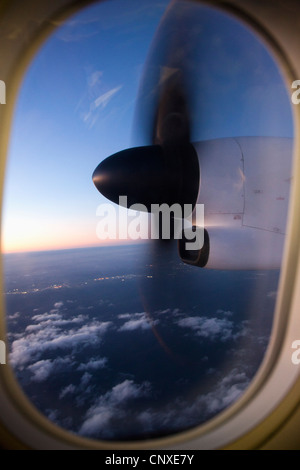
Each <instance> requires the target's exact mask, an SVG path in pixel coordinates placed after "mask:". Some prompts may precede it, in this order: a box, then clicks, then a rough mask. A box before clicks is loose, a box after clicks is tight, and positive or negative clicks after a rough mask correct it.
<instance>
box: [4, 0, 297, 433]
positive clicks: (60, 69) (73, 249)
mask: <svg viewBox="0 0 300 470" xmlns="http://www.w3.org/2000/svg"><path fill="white" fill-rule="evenodd" d="M140 147H143V148H142V149H140ZM292 147H293V121H292V112H291V106H290V98H289V95H288V92H287V90H286V86H285V82H284V78H283V76H282V75H281V72H280V69H279V67H278V65H277V63H276V61H275V59H274V58H273V56H272V55H271V53H270V51H269V50H268V49H267V47H266V46H265V44H264V43H263V42H262V41H261V40H260V39H259V38H258V37H257V36H256V35H255V34H254V32H253V31H252V30H250V29H248V28H247V27H246V26H245V25H244V24H243V23H241V22H240V21H239V20H238V19H237V18H235V17H233V16H231V15H229V14H228V13H226V12H225V11H222V10H218V9H215V8H211V7H208V6H207V5H201V4H200V3H199V4H198V3H195V2H191V3H189V2H183V3H181V2H171V4H170V5H169V1H167V0H151V1H150V0H149V1H148V0H145V1H143V2H140V1H138V0H132V1H130V2H125V5H124V2H123V1H122V0H111V1H106V2H99V3H95V4H93V5H92V6H89V7H87V8H85V9H83V10H82V11H80V12H78V13H77V14H75V15H73V16H72V17H70V18H69V19H68V20H67V21H66V22H64V23H63V24H59V25H57V29H56V30H55V32H54V33H53V34H52V35H51V37H49V39H48V40H47V41H46V42H45V43H44V45H43V47H42V48H41V49H40V51H39V52H38V53H37V55H36V56H35V58H34V60H33V61H32V63H31V65H30V67H29V69H28V71H27V73H26V75H25V77H24V81H23V84H22V86H21V89H20V93H19V97H18V101H17V105H16V111H15V118H14V122H13V128H12V136H11V143H10V151H9V159H8V168H7V177H6V187H5V199H4V207H3V229H2V238H3V243H2V251H3V253H4V272H5V299H6V310H7V331H8V335H7V339H8V343H9V344H8V350H9V363H10V365H11V367H12V369H13V371H14V374H15V376H16V377H17V380H18V382H19V384H20V386H21V387H22V389H23V390H24V392H25V393H26V395H27V396H28V398H29V399H30V401H31V402H32V403H33V404H34V406H35V407H36V408H37V409H38V410H40V412H41V413H43V414H44V415H45V416H46V417H48V418H49V420H50V421H52V422H54V423H55V424H58V425H59V426H61V427H62V428H64V429H66V430H68V431H70V432H72V433H75V434H78V435H80V436H84V437H88V438H96V439H103V440H111V441H115V440H123V441H128V440H142V439H149V438H157V437H161V436H166V435H173V434H176V433H179V432H182V431H184V430H187V429H191V428H193V427H195V426H198V425H201V424H202V423H204V422H207V421H208V420H210V419H212V418H214V417H215V416H216V415H218V414H219V413H221V412H222V411H223V410H224V409H226V408H227V407H228V406H229V405H231V404H232V403H234V402H235V401H236V400H237V399H238V398H239V397H240V396H241V395H242V394H243V392H244V391H245V390H246V389H247V387H248V386H249V384H250V383H251V381H252V379H253V377H254V376H255V374H256V372H257V371H258V369H259V367H260V365H261V363H262V360H263V358H264V354H265V351H266V348H267V346H268V344H269V338H270V335H271V331H272V322H273V313H274V306H275V302H276V294H277V286H278V281H279V276H280V264H281V256H282V250H283V245H284V239H285V224H286V215H287V207H288V198H289V186H290V181H291V178H292V174H291V159H292ZM136 148H137V149H138V150H136ZM110 156H111V157H110ZM92 175H94V176H93V177H94V184H93V181H92ZM174 181H175V183H174ZM178 188H180V190H179V189H178ZM119 196H122V197H123V200H122V201H121V203H120V205H119V204H118V203H119V202H120V201H119V200H118V198H119ZM112 201H113V202H112ZM126 202H127V203H128V206H127V207H129V206H131V205H132V204H140V205H142V204H143V205H144V206H145V207H146V211H147V209H148V206H150V205H151V208H150V209H151V211H152V204H153V205H155V204H163V203H166V204H169V205H170V204H171V203H172V204H173V203H179V209H182V207H183V206H185V205H189V204H190V205H191V206H192V210H193V213H192V220H191V221H190V226H189V228H188V229H187V231H186V232H184V234H185V236H184V237H183V238H182V239H178V240H177V239H176V236H175V234H174V233H172V230H171V229H170V234H169V236H167V237H165V238H166V239H163V237H162V234H161V232H160V231H158V232H157V233H156V234H155V235H157V236H153V237H152V238H151V235H153V233H152V228H153V227H154V226H155V222H153V220H152V215H153V214H152V212H148V214H147V213H146V211H143V210H141V211H140V210H139V211H138V212H135V211H134V210H133V209H135V208H136V206H135V207H132V209H131V210H130V211H127V209H126V207H122V206H124V205H126V204H125V203H126ZM201 207H203V208H204V215H203V218H202V217H200V219H199V218H197V217H196V218H195V214H196V215H197V209H199V214H200V215H201V214H202V213H201V211H200V209H201ZM167 218H168V217H167ZM176 218H178V214H175V216H174V217H172V216H170V217H169V218H168V221H169V222H170V223H172V222H174V220H175V219H176ZM150 219H151V221H150ZM179 219H180V216H179ZM198 219H199V220H200V222H201V221H202V222H203V221H204V226H202V227H201V223H200V226H199V225H197V221H199V220H198ZM150 222H151V223H150ZM195 225H196V226H197V227H198V228H196V229H195V230H193V229H191V226H195ZM204 229H205V230H204ZM150 232H151V233H150ZM203 232H204V233H205V237H204V242H205V243H204V245H203V244H202V245H201V243H200V245H199V246H198V248H197V251H196V250H195V249H193V248H191V247H190V246H188V242H189V241H191V243H190V245H191V244H192V238H191V236H192V235H193V234H194V236H195V237H196V238H197V236H198V234H199V237H200V235H201V233H202V234H203Z"/></svg>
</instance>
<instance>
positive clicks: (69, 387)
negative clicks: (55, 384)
mask: <svg viewBox="0 0 300 470" xmlns="http://www.w3.org/2000/svg"><path fill="white" fill-rule="evenodd" d="M75 392H76V387H75V385H73V384H70V385H67V387H64V388H63V389H62V391H61V392H60V394H59V399H61V398H64V397H65V396H66V395H73V394H74V393H75Z"/></svg>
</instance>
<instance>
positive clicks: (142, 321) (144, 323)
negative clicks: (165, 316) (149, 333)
mask: <svg viewBox="0 0 300 470" xmlns="http://www.w3.org/2000/svg"><path fill="white" fill-rule="evenodd" d="M119 318H130V320H128V321H127V322H125V323H124V324H123V325H122V326H121V327H120V328H119V331H134V330H149V329H150V328H151V327H152V326H153V325H156V324H157V323H158V322H159V321H158V320H155V321H152V320H149V319H148V318H147V316H146V313H145V312H143V313H134V314H132V315H128V314H123V315H119Z"/></svg>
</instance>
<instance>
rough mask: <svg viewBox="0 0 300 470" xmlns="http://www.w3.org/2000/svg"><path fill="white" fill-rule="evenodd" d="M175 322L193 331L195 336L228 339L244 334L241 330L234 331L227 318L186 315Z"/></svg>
mask: <svg viewBox="0 0 300 470" xmlns="http://www.w3.org/2000/svg"><path fill="white" fill-rule="evenodd" d="M177 324H178V326H180V327H181V328H189V329H191V330H193V331H195V332H196V333H195V334H196V336H200V337H202V338H209V339H211V340H216V339H218V340H221V341H228V340H231V339H236V338H238V337H239V336H241V335H244V332H243V331H237V332H234V329H235V328H236V326H235V324H234V323H233V322H232V321H230V320H228V319H227V318H217V317H213V318H208V317H186V318H182V319H180V320H178V322H177Z"/></svg>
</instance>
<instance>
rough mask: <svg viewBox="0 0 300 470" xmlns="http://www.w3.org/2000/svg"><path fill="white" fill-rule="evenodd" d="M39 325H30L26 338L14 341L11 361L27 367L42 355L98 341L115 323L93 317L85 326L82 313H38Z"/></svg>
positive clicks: (81, 346) (70, 349)
mask: <svg viewBox="0 0 300 470" xmlns="http://www.w3.org/2000/svg"><path fill="white" fill-rule="evenodd" d="M33 319H34V321H35V322H38V323H37V324H33V325H28V326H27V328H26V329H25V332H24V334H23V336H22V337H20V338H18V339H16V340H15V341H14V342H13V343H12V347H11V353H10V362H11V364H12V366H13V367H21V368H22V367H24V366H26V365H29V364H31V363H33V362H37V361H38V360H39V359H44V358H42V357H41V356H42V354H44V353H50V352H53V351H57V352H58V351H59V350H67V351H68V352H69V353H70V352H71V353H72V352H75V351H76V350H78V348H79V347H80V348H83V347H86V346H90V345H91V344H98V343H99V341H100V340H101V338H102V336H103V335H104V334H105V333H106V331H107V330H108V328H109V327H110V326H111V325H112V322H100V321H97V320H92V321H90V322H89V323H87V324H84V325H82V323H83V322H84V321H86V317H84V316H82V315H79V316H77V317H74V318H67V319H64V318H63V317H62V316H61V315H57V314H47V313H45V314H43V315H36V316H35V317H34V318H33Z"/></svg>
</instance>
